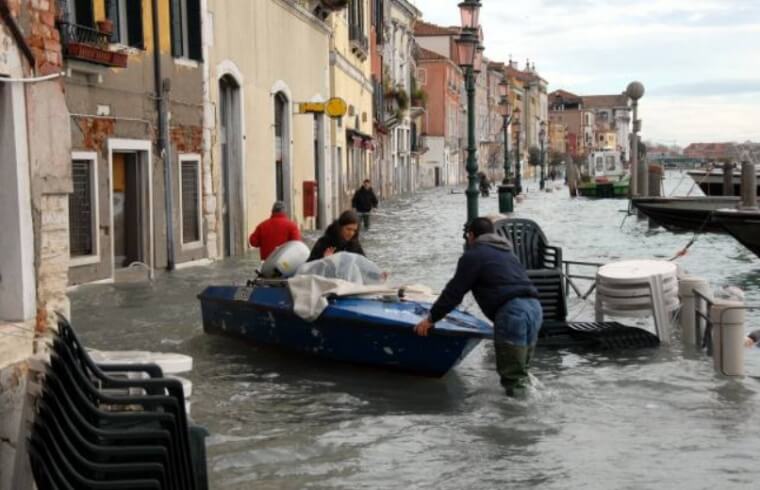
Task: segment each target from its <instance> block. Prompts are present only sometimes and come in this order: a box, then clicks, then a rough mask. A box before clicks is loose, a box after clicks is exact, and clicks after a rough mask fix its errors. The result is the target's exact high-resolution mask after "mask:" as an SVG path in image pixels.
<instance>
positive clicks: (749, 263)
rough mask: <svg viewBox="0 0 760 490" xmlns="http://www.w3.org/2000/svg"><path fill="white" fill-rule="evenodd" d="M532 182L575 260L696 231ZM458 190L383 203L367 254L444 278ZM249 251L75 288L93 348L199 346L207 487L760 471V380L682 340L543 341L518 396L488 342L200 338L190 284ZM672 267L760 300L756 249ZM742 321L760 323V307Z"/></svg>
mask: <svg viewBox="0 0 760 490" xmlns="http://www.w3.org/2000/svg"><path fill="white" fill-rule="evenodd" d="M691 183H692V182H691V180H690V179H688V178H686V179H685V180H683V181H681V175H680V174H677V173H675V174H673V175H670V176H669V180H668V182H667V184H668V185H667V187H668V188H669V189H672V188H673V187H676V186H678V190H677V193H679V194H683V193H686V191H688V189H689V187H690V186H691ZM679 184H680V185H679ZM528 186H529V188H530V189H531V191H532V192H529V193H528V195H527V199H526V200H525V202H523V203H521V204H518V205H517V206H516V208H517V209H516V216H517V217H526V218H530V219H533V220H535V221H537V222H538V223H539V224H540V225H541V226H542V227H543V229H544V231H545V233H546V234H547V236H548V238H549V241H550V243H552V244H553V245H559V246H562V247H563V252H564V257H565V259H568V260H589V261H595V262H610V261H613V260H617V259H621V258H650V257H657V258H662V259H668V258H670V257H672V256H674V255H675V254H676V252H678V251H679V250H680V249H681V248H683V247H684V246H685V245H686V244H687V242H688V241H689V240H690V239H691V237H692V235H691V234H678V235H675V234H672V233H669V232H666V231H664V230H663V229H655V230H650V229H649V227H648V225H647V223H646V222H644V221H637V220H636V218H635V217H629V218H627V219H626V220H625V222H624V223H623V220H624V218H625V213H623V212H621V211H624V210H625V208H626V206H627V201H623V200H599V201H589V200H585V199H575V200H571V199H570V198H569V197H568V194H567V191H566V189H562V191H561V192H559V191H558V192H554V193H548V194H540V193H538V192H536V188H537V184H536V183H534V182H532V181H531V182H528ZM457 192H458V193H455V194H452V193H451V192H450V191H449V190H445V189H436V190H431V191H425V192H421V193H419V194H417V195H415V196H413V197H411V198H406V199H398V200H394V201H392V202H386V203H383V204H382V205H381V209H380V211H379V213H378V215H377V216H375V217H374V221H373V225H372V230H371V231H370V232H369V233H368V234H365V235H363V236H362V243H363V245H364V249H365V251H366V252H367V255H368V256H369V257H370V258H371V259H372V260H374V261H375V262H377V263H378V264H379V265H380V266H381V268H383V269H384V270H387V271H388V272H390V273H391V278H392V280H393V281H396V282H405V283H423V284H427V285H429V286H431V287H433V288H434V290H437V291H439V290H440V289H441V288H442V287H443V285H444V284H445V282H446V281H447V279H448V278H449V276H450V274H452V273H453V270H454V266H455V264H456V260H457V258H458V257H459V255H460V253H461V243H462V238H461V237H462V225H463V223H464V221H465V214H466V206H465V196H464V194H462V193H461V189H458V190H457ZM697 192H698V191H697ZM480 203H481V204H480V210H481V214H482V215H486V214H490V213H496V212H497V209H498V203H497V198H496V197H495V194H492V196H491V197H490V198H486V199H481V201H480ZM621 223H623V224H622V227H621ZM315 238H316V235H314V234H312V235H310V236H308V237H307V241H308V242H309V243H310V244H311V243H312V242H313V240H314V239H315ZM255 257H258V254H257V253H256V252H252V253H251V254H250V255H249V256H248V257H246V258H243V259H236V260H228V261H223V262H217V263H215V264H213V265H212V266H209V267H196V268H190V269H185V270H181V271H177V272H175V273H172V274H171V275H169V274H159V276H158V277H157V279H156V280H155V281H154V282H153V283H151V284H120V285H94V286H86V287H81V288H79V289H78V290H77V291H75V292H73V293H71V299H72V316H73V324H74V326H75V327H76V328H78V330H79V332H80V333H81V335H82V337H83V339H84V341H85V342H86V343H87V344H88V345H90V346H92V347H94V348H99V349H107V350H117V349H141V350H155V351H158V350H160V351H169V352H180V353H184V354H188V355H191V356H193V358H194V363H195V364H194V370H193V372H192V374H191V376H190V378H191V379H192V381H193V391H194V393H193V397H192V399H193V404H192V416H193V418H194V419H195V420H196V421H197V422H198V423H200V424H202V425H205V426H206V427H208V429H209V430H210V432H211V434H212V435H211V437H210V438H209V440H208V453H209V459H208V465H209V473H210V479H211V487H212V488H215V489H222V488H224V489H251V488H256V489H297V488H314V489H327V488H345V489H357V488H371V489H376V488H377V489H386V488H387V489H393V488H441V489H464V488H467V489H492V488H540V489H570V488H572V489H575V488H578V489H580V488H583V489H597V488H599V489H602V488H616V489H641V488H668V489H690V490H691V489H701V488H720V489H734V488H736V489H743V488H757V485H758V482H760V467H759V466H758V465H757V453H758V450H760V444H759V443H758V437H757V424H756V420H757V417H758V410H760V381H758V379H756V378H753V377H746V378H744V379H740V380H731V379H728V378H725V377H720V376H717V375H715V374H714V372H713V369H712V364H711V361H710V360H709V359H707V358H705V357H704V356H702V355H701V354H698V353H696V352H693V351H690V350H688V349H686V350H684V349H683V348H682V346H681V345H680V343H679V342H677V341H676V342H674V343H673V344H672V345H670V346H664V347H661V348H659V349H655V350H647V351H641V352H628V353H625V354H624V355H617V356H615V357H608V356H607V355H583V356H581V355H578V354H574V353H569V352H539V353H538V356H537V360H536V366H535V369H534V370H533V374H534V375H535V376H536V377H537V378H538V380H539V381H540V387H539V390H538V393H537V394H535V395H534V396H532V397H531V398H529V399H528V400H525V401H513V400H509V399H507V398H505V397H504V396H503V392H502V390H501V388H500V386H499V383H498V379H497V375H496V373H495V371H494V365H495V361H494V357H493V349H492V347H491V345H489V344H485V343H484V344H481V346H480V347H479V348H478V349H476V350H475V351H474V352H473V353H472V354H471V355H470V356H469V357H468V358H467V359H465V361H464V362H463V363H462V364H461V365H460V366H458V367H457V368H455V369H454V370H453V371H452V372H451V373H449V374H448V375H447V376H446V377H445V378H443V379H440V380H437V379H421V378H416V377H412V376H406V375H400V374H393V373H386V372H383V371H377V370H372V369H363V368H357V367H353V366H346V365H341V364H334V363H329V362H324V361H319V360H314V359H308V358H304V357H301V356H297V355H286V354H282V353H279V352H273V351H271V350H268V349H261V348H257V347H254V346H250V345H246V344H243V343H240V342H238V341H235V340H229V339H225V338H218V337H211V336H206V335H204V334H203V331H202V328H201V319H200V308H199V304H198V301H197V299H196V295H197V294H198V293H199V292H200V291H201V290H202V289H203V288H204V287H205V286H207V285H210V284H228V283H237V284H242V283H244V282H245V280H246V279H248V278H251V277H252V275H253V271H254V269H255V268H256V267H257V266H258V260H257V258H255ZM679 263H680V264H681V265H682V266H683V267H684V268H685V269H686V270H688V271H689V272H690V273H692V274H695V275H700V276H704V277H706V278H709V279H710V280H711V282H712V284H713V286H714V287H715V288H717V287H719V286H722V285H735V286H738V287H740V288H742V289H743V290H745V292H746V296H747V302H748V303H754V304H760V260H758V259H757V258H756V257H755V256H754V255H752V254H751V253H750V252H749V251H747V250H746V249H744V248H743V247H742V246H741V245H739V244H738V243H737V242H735V241H734V240H733V239H732V238H731V237H729V236H723V235H703V236H701V237H699V238H698V239H697V241H696V243H695V244H694V246H693V247H692V248H691V249H690V251H689V254H688V255H686V256H685V257H683V258H682V259H680V260H679ZM467 305H468V307H469V309H470V310H471V311H472V312H473V313H475V312H477V307H475V306H473V302H472V301H471V300H468V303H467ZM478 314H479V312H478ZM574 315H577V316H578V317H579V318H592V317H593V306H591V307H589V306H588V305H583V304H578V303H577V300H576V304H575V308H574V312H573V313H572V314H571V316H574ZM750 318H751V320H750V321H749V322H748V323H749V326H754V327H755V328H760V315H758V314H757V313H753V314H750ZM747 357H748V361H747V362H748V366H749V367H748V371H749V372H750V373H752V374H757V375H760V359H758V358H759V357H760V350H758V352H756V353H754V354H748V356H747Z"/></svg>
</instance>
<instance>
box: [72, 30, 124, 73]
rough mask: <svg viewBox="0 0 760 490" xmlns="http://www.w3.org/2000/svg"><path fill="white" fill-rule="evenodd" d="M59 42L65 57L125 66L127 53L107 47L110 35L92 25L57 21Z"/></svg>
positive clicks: (100, 63)
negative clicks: (59, 35)
mask: <svg viewBox="0 0 760 490" xmlns="http://www.w3.org/2000/svg"><path fill="white" fill-rule="evenodd" d="M58 29H59V30H60V32H61V44H63V47H64V54H65V55H66V57H67V58H71V59H78V60H82V61H87V62H90V63H97V64H99V65H106V66H115V67H120V68H125V67H126V66H127V54H126V53H122V52H118V51H111V50H109V49H108V44H109V38H110V35H109V34H107V33H104V32H101V31H99V30H97V29H94V28H92V27H87V26H83V25H79V24H72V23H70V22H59V23H58Z"/></svg>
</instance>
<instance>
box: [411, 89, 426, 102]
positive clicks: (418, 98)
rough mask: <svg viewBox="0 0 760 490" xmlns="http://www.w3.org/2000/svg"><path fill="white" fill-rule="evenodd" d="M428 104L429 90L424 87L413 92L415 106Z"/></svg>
mask: <svg viewBox="0 0 760 490" xmlns="http://www.w3.org/2000/svg"><path fill="white" fill-rule="evenodd" d="M425 104H427V92H425V90H423V89H422V87H420V88H417V89H416V90H414V91H413V92H412V105H413V106H414V107H425Z"/></svg>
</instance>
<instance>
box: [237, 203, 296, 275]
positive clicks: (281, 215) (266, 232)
mask: <svg viewBox="0 0 760 490" xmlns="http://www.w3.org/2000/svg"><path fill="white" fill-rule="evenodd" d="M300 239H301V232H300V231H299V230H298V225H296V224H295V223H294V222H292V221H291V220H290V219H288V215H287V214H286V213H285V204H284V203H283V202H282V201H277V202H275V203H274V206H272V217H271V218H269V219H268V220H265V221H262V222H261V223H260V224H259V226H257V227H256V231H254V232H253V233H251V237H250V238H249V239H248V242H249V243H250V244H251V246H252V247H255V248H259V249H260V250H259V253H260V255H261V260H262V261H264V260H266V259H267V257H269V256H270V255H271V254H272V252H274V250H275V249H276V248H277V247H279V246H280V245H282V244H283V243H287V242H292V241H294V240H300Z"/></svg>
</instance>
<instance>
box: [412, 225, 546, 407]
mask: <svg viewBox="0 0 760 490" xmlns="http://www.w3.org/2000/svg"><path fill="white" fill-rule="evenodd" d="M468 291H472V295H473V296H474V297H475V301H477V303H478V306H480V309H481V310H482V311H483V314H485V316H486V317H488V319H490V320H491V321H492V322H493V323H494V348H495V350H496V370H497V371H498V373H499V376H500V377H501V385H502V386H503V387H504V389H505V391H506V394H507V396H515V395H516V394H518V393H519V392H521V391H523V390H524V389H525V388H526V387H527V386H528V385H529V384H530V377H529V375H528V368H529V367H530V361H531V359H532V358H533V351H534V349H535V346H536V341H537V340H538V331H539V329H540V328H541V323H542V322H543V312H542V310H541V303H539V301H538V291H537V290H536V288H535V287H534V286H533V284H532V283H531V281H530V279H529V278H528V275H527V273H526V271H525V268H524V267H523V266H522V265H521V264H520V262H519V261H518V259H517V257H516V256H515V255H514V254H513V253H512V244H511V243H510V242H509V241H507V240H506V239H505V238H502V237H500V236H499V235H497V234H496V233H495V232H494V226H493V223H492V222H491V220H489V219H488V218H476V219H474V220H472V222H471V223H470V224H469V226H468V228H467V250H466V251H465V253H464V254H463V255H462V257H460V259H459V263H458V264H457V269H456V272H455V273H454V277H453V278H452V279H451V280H450V281H449V283H448V284H447V285H446V288H445V289H444V290H443V292H442V293H441V295H440V296H439V297H438V300H437V301H436V302H435V304H433V307H432V308H431V309H430V314H429V315H428V316H427V318H425V319H424V320H422V321H420V322H419V323H418V324H417V326H415V327H414V331H415V333H416V334H417V335H421V336H423V337H424V336H427V335H428V334H429V333H430V331H431V330H433V329H434V325H435V322H437V321H439V320H441V319H443V318H444V317H445V316H446V315H448V314H449V313H450V312H451V311H452V310H453V309H454V308H456V307H457V306H458V305H459V304H460V303H461V302H462V299H463V298H464V295H465V294H467V292H468Z"/></svg>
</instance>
